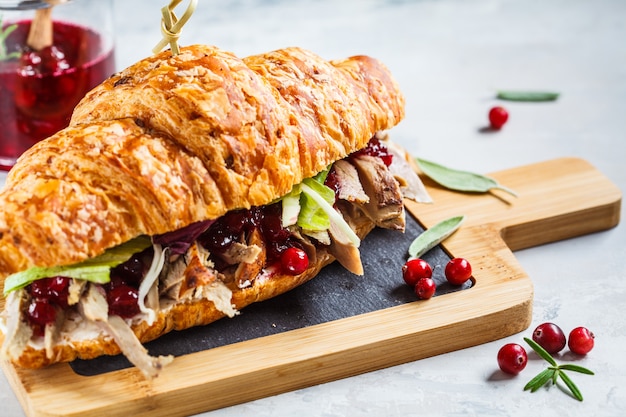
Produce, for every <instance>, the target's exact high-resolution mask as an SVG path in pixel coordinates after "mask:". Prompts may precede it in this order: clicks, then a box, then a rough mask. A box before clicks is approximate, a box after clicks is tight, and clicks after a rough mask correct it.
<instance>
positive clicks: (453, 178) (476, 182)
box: [415, 158, 517, 197]
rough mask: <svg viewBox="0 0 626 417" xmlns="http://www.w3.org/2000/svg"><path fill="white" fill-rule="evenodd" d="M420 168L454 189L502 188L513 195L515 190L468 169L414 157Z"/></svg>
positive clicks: (475, 190) (480, 191) (437, 180)
mask: <svg viewBox="0 0 626 417" xmlns="http://www.w3.org/2000/svg"><path fill="white" fill-rule="evenodd" d="M415 161H416V162H417V165H418V166H419V168H420V170H422V172H423V173H424V174H425V175H426V176H427V177H429V178H430V179H432V180H433V181H435V182H436V183H437V184H439V185H442V186H444V187H446V188H449V189H451V190H455V191H463V192H472V193H486V192H488V191H490V190H493V189H498V190H503V191H505V192H507V193H509V194H511V195H513V196H515V197H517V194H516V193H515V191H513V190H511V189H510V188H507V187H505V186H503V185H501V184H499V183H498V182H497V181H496V180H494V179H493V178H491V177H487V176H485V175H481V174H476V173H473V172H469V171H461V170H457V169H453V168H448V167H446V166H443V165H440V164H438V163H435V162H432V161H427V160H425V159H422V158H415Z"/></svg>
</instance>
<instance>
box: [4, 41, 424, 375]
mask: <svg viewBox="0 0 626 417" xmlns="http://www.w3.org/2000/svg"><path fill="white" fill-rule="evenodd" d="M403 116H404V98H403V96H402V94H401V93H400V91H399V89H398V86H397V84H396V82H395V81H394V80H393V78H392V76H391V75H390V73H389V71H388V70H387V69H386V68H385V67H384V66H383V64H381V63H380V62H378V61H377V60H375V59H372V58H369V57H366V56H356V57H352V58H348V59H345V60H341V61H330V62H329V61H326V60H323V59H321V58H320V57H318V56H316V55H314V54H313V53H311V52H308V51H305V50H302V49H299V48H287V49H282V50H278V51H274V52H270V53H266V54H263V55H256V56H250V57H247V58H244V59H240V58H237V57H236V56H234V55H233V54H231V53H229V52H225V51H222V50H220V49H218V48H215V47H211V46H200V45H195V46H189V47H186V48H182V49H181V52H180V54H179V55H176V56H173V55H172V54H171V52H169V51H165V52H162V53H160V54H157V55H154V56H151V57H149V58H147V59H144V60H142V61H140V62H138V63H136V64H135V65H132V66H131V67H129V68H127V69H126V70H123V71H121V72H120V73H117V74H115V75H113V76H112V77H111V78H109V79H108V80H106V81H105V82H104V83H102V84H101V85H100V86H98V87H96V88H95V89H94V90H92V91H91V92H90V93H88V95H87V96H86V97H85V98H84V99H83V100H82V101H81V103H80V104H79V105H78V106H77V107H76V109H75V111H74V114H73V116H72V120H71V123H70V126H69V127H68V128H66V129H64V130H62V131H60V132H58V133H57V134H55V135H54V136H52V137H50V138H48V139H46V140H44V141H42V142H40V143H38V144H37V145H35V146H34V147H32V148H31V149H29V150H28V151H27V152H26V153H25V154H24V155H23V156H22V157H21V158H20V159H19V161H18V163H17V164H16V165H15V167H14V168H13V169H12V170H11V171H10V172H9V174H8V177H7V180H6V185H5V187H4V189H3V190H2V192H1V193H0V278H1V279H2V280H3V281H4V296H5V301H4V304H5V306H4V307H5V308H4V311H3V313H2V323H1V324H2V325H1V326H0V327H1V328H2V331H3V333H4V340H3V344H2V347H1V354H2V357H3V358H4V359H8V360H10V361H12V362H13V363H14V364H15V365H17V366H20V367H26V368H40V367H43V366H47V365H50V364H53V363H58V362H67V361H72V360H74V359H76V358H82V359H90V358H95V357H98V356H101V355H114V354H119V353H123V354H124V355H126V357H127V358H128V359H129V360H130V362H132V363H133V364H134V365H135V366H136V367H138V368H139V369H140V370H141V371H142V372H143V373H144V374H145V375H146V376H147V377H149V378H150V377H154V376H156V375H157V374H158V373H159V371H160V370H161V368H162V367H163V366H164V365H165V364H166V363H168V362H169V361H171V360H172V358H171V357H163V356H160V357H153V356H150V355H149V354H148V352H147V351H146V349H145V348H144V347H143V345H142V343H145V342H147V341H150V340H153V339H155V338H158V337H159V336H161V335H163V334H165V333H167V332H170V331H172V330H180V329H186V328H189V327H192V326H200V325H206V324H208V323H211V322H213V321H215V320H218V319H220V318H222V317H225V316H228V317H233V316H235V315H237V314H238V313H239V311H240V310H241V309H242V308H243V307H245V306H246V305H248V304H250V303H253V302H257V301H261V300H264V299H268V298H270V297H274V296H276V295H278V294H281V293H284V292H286V291H288V290H290V289H292V288H294V287H296V286H299V285H301V284H302V283H304V282H306V281H308V280H310V279H311V278H313V277H315V275H316V274H317V273H318V272H319V270H320V269H321V268H322V267H323V266H325V265H327V264H328V263H330V262H332V261H334V260H338V261H339V262H340V263H341V264H342V265H343V266H344V267H345V268H347V269H348V270H350V271H351V272H353V273H355V274H357V275H358V274H363V268H362V266H361V261H360V255H359V250H358V247H359V242H360V239H362V238H363V237H364V236H365V235H366V234H367V233H368V232H369V231H370V230H371V229H372V228H374V227H376V226H379V227H385V228H391V229H397V230H403V228H404V208H403V198H405V197H406V198H413V199H417V200H420V199H422V200H424V199H427V195H426V194H425V191H424V189H423V186H422V184H421V183H420V181H419V178H418V177H417V176H416V175H415V173H414V172H413V170H412V169H411V168H410V166H409V164H408V162H407V159H406V155H405V154H404V153H403V152H402V151H401V149H400V148H398V147H396V146H394V145H393V144H392V143H391V142H390V141H388V140H387V135H386V133H385V132H386V130H388V129H389V128H391V127H393V126H394V125H396V124H397V123H398V122H399V121H400V120H401V119H402V118H403Z"/></svg>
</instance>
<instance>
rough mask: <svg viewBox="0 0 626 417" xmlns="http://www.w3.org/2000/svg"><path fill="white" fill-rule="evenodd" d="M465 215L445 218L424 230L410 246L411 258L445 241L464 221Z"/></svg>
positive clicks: (417, 256)
mask: <svg viewBox="0 0 626 417" xmlns="http://www.w3.org/2000/svg"><path fill="white" fill-rule="evenodd" d="M464 219H465V216H456V217H451V218H449V219H446V220H443V221H441V222H439V223H437V224H436V225H434V226H433V227H431V228H430V229H426V230H425V231H424V232H422V233H421V234H420V235H419V236H418V237H417V238H415V240H414V241H413V242H412V243H411V245H410V246H409V257H410V258H409V259H416V258H419V257H420V256H422V255H423V254H425V253H426V252H428V251H429V250H431V249H432V248H434V247H435V246H437V245H438V244H440V243H441V242H443V241H444V240H445V239H447V238H448V237H449V236H450V235H451V234H452V233H454V232H455V231H456V230H457V229H458V228H459V227H460V226H461V224H462V223H463V220H464Z"/></svg>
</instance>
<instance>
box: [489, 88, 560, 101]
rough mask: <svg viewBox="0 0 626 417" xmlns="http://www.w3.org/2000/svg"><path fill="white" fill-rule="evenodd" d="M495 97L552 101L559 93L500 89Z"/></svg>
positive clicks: (514, 99)
mask: <svg viewBox="0 0 626 417" xmlns="http://www.w3.org/2000/svg"><path fill="white" fill-rule="evenodd" d="M496 97H497V98H499V99H500V100H508V101H554V100H556V99H558V98H559V93H557V92H554V91H518V90H500V91H498V94H497V95H496Z"/></svg>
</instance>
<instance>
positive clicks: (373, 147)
mask: <svg viewBox="0 0 626 417" xmlns="http://www.w3.org/2000/svg"><path fill="white" fill-rule="evenodd" d="M359 155H369V156H377V157H379V158H380V159H382V161H383V163H384V164H385V165H386V166H389V165H391V161H392V160H393V155H392V154H390V153H389V149H387V146H385V144H384V143H382V142H381V141H380V140H379V139H378V138H377V137H376V136H374V137H372V139H370V141H369V142H368V144H367V146H366V147H365V148H363V149H361V150H359V151H356V152H354V153H353V154H352V155H351V156H359Z"/></svg>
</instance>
